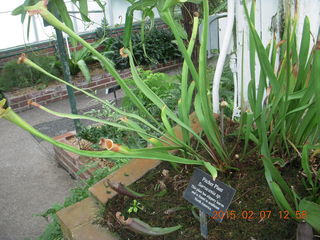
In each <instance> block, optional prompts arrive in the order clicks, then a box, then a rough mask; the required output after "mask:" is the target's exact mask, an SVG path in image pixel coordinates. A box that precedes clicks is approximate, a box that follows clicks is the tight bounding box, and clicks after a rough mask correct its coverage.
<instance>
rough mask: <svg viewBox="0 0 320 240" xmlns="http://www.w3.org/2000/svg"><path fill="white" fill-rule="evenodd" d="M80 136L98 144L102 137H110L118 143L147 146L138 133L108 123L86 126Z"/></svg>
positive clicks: (136, 146)
mask: <svg viewBox="0 0 320 240" xmlns="http://www.w3.org/2000/svg"><path fill="white" fill-rule="evenodd" d="M78 137H80V138H82V139H85V140H88V141H90V142H92V143H94V144H98V143H99V141H100V139H101V138H108V139H112V141H114V142H116V143H118V144H124V145H128V146H133V147H134V148H139V147H140V148H141V147H145V146H146V142H145V141H144V140H142V139H141V138H139V135H138V134H137V133H134V132H132V131H125V130H121V129H118V128H115V127H112V126H108V125H102V126H89V127H84V128H83V129H82V130H81V131H80V132H79V133H78Z"/></svg>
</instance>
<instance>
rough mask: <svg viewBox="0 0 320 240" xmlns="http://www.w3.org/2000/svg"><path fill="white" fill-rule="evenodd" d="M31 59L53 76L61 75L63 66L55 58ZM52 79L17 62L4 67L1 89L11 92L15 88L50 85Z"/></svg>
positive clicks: (0, 82)
mask: <svg viewBox="0 0 320 240" xmlns="http://www.w3.org/2000/svg"><path fill="white" fill-rule="evenodd" d="M29 58H30V59H31V60H32V61H33V62H35V63H36V64H38V65H39V66H41V67H42V68H44V69H45V70H46V71H48V72H50V73H51V74H53V75H56V76H59V75H61V66H60V63H59V62H58V61H57V58H56V57H55V56H36V55H31V56H29ZM50 81H52V79H51V78H50V77H48V76H46V75H44V74H42V73H40V72H39V71H37V70H35V69H32V68H31V67H29V66H27V65H25V64H17V62H16V60H12V61H9V62H7V63H6V64H5V65H4V68H3V70H2V74H1V77H0V89H2V90H3V91H9V90H12V89H14V88H24V87H31V86H35V85H37V84H39V83H40V84H44V85H48V83H49V82H50Z"/></svg>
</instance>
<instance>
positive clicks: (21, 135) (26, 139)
mask: <svg viewBox="0 0 320 240" xmlns="http://www.w3.org/2000/svg"><path fill="white" fill-rule="evenodd" d="M98 95H100V96H101V97H103V98H109V99H112V98H113V94H112V95H108V96H107V95H105V93H104V91H103V90H102V91H100V92H98ZM118 95H119V96H121V93H120V92H119V94H118ZM77 103H78V108H79V109H84V110H88V108H90V106H96V105H97V102H95V101H91V100H90V99H89V98H88V97H86V96H83V95H82V96H77ZM46 107H48V108H50V109H53V110H55V111H59V112H70V108H69V103H68V100H63V101H60V102H58V103H52V104H48V105H47V106H46ZM20 116H22V117H23V118H24V119H25V120H26V121H27V122H28V123H30V124H31V125H35V126H38V127H39V129H40V130H41V131H43V132H45V133H47V134H48V135H50V136H56V135H59V134H61V133H65V132H67V131H69V130H73V129H70V128H73V126H72V121H70V120H67V119H58V118H57V117H54V116H51V115H49V114H47V113H45V112H43V111H41V110H39V109H36V108H34V109H32V110H29V111H26V112H23V113H20ZM40 127H42V128H40ZM0 142H1V145H2V146H1V147H0V176H1V180H0V239H1V240H22V239H26V238H32V239H36V238H37V237H38V236H39V235H40V234H41V233H42V232H43V230H44V228H45V227H46V225H47V222H46V221H45V219H44V218H42V217H36V216H33V215H34V214H37V213H41V212H44V211H45V210H47V209H48V208H49V207H51V206H52V205H53V204H55V203H62V202H63V200H64V198H65V197H67V196H68V195H69V190H70V189H71V188H72V187H74V186H75V184H76V182H75V181H74V180H73V179H72V178H71V177H70V176H69V174H68V173H67V172H66V171H65V170H64V169H62V168H60V167H59V166H57V164H56V161H55V159H54V155H53V150H52V146H51V145H50V144H48V143H46V142H41V143H39V142H38V141H37V140H36V139H35V138H34V137H33V136H32V135H30V134H29V133H27V132H25V131H24V130H22V129H20V128H18V127H16V126H15V125H13V124H11V123H9V122H7V121H5V120H2V119H0Z"/></svg>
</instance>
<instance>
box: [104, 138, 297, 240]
mask: <svg viewBox="0 0 320 240" xmlns="http://www.w3.org/2000/svg"><path fill="white" fill-rule="evenodd" d="M239 146H241V142H240V144H239ZM252 148H253V146H252ZM231 164H232V166H233V167H235V168H238V169H239V170H228V171H225V172H219V175H218V179H219V180H220V181H222V182H224V183H226V184H228V185H230V186H232V187H233V188H235V189H236V190H237V192H236V194H235V196H234V199H233V201H232V203H231V205H230V208H229V209H228V211H235V213H236V215H237V219H230V218H229V219H228V218H227V219H224V220H223V222H222V223H217V222H215V221H214V220H213V219H210V218H208V230H209V238H208V239H209V240H230V239H232V240H244V239H249V240H270V239H273V240H291V239H295V235H296V228H297V223H296V221H295V220H293V219H288V220H286V219H283V217H282V218H281V217H280V216H283V213H282V214H280V213H279V208H278V206H277V204H276V202H275V201H274V199H273V197H272V194H271V191H270V189H269V187H268V185H267V182H266V180H265V177H264V169H263V165H262V161H261V160H260V159H258V154H256V153H251V154H250V155H249V156H247V157H245V158H244V159H243V160H241V156H240V158H239V157H238V158H234V159H232V163H231ZM286 167H289V169H291V170H290V171H284V172H282V174H283V175H284V178H285V179H286V180H287V181H288V182H290V183H297V182H298V178H297V175H298V174H299V161H298V159H293V160H291V162H289V163H288V164H287V166H286ZM193 171H194V167H193V166H182V167H180V169H179V170H178V171H176V170H174V168H172V166H171V165H170V164H169V163H162V164H161V165H160V166H159V167H158V168H156V169H154V170H152V171H150V172H149V173H148V174H147V175H146V176H145V177H143V178H142V179H140V180H138V181H137V182H135V183H134V184H132V185H131V186H129V187H130V189H132V190H133V191H135V192H138V193H143V194H146V195H147V196H146V197H144V198H143V199H136V200H137V202H138V203H139V206H140V207H141V208H142V209H139V210H138V212H137V213H130V214H129V213H128V209H129V208H130V207H131V206H132V205H133V200H134V199H133V198H130V197H127V196H123V195H119V194H118V195H117V196H115V197H114V198H112V199H111V200H110V201H108V203H107V204H106V208H105V212H104V214H103V216H102V219H100V220H99V221H100V224H102V225H104V226H106V227H107V228H108V229H109V230H110V231H111V232H116V233H117V234H118V235H119V236H120V239H122V240H124V239H125V240H128V239H130V240H138V239H139V240H140V239H141V240H142V239H143V240H147V239H159V240H160V239H165V240H189V239H203V238H202V237H201V235H200V223H199V221H198V220H197V219H196V217H194V215H193V213H192V211H191V210H192V205H191V204H190V203H188V202H187V201H186V200H185V199H184V198H183V197H182V196H183V191H184V190H185V189H186V187H187V185H188V182H189V180H190V178H191V175H192V173H193ZM298 190H299V189H297V191H298ZM267 211H269V212H270V216H269V217H266V218H262V217H260V216H263V214H264V213H268V212H267ZM116 212H121V213H122V215H123V216H125V217H126V219H127V218H128V217H130V218H138V219H140V220H142V221H144V222H146V223H148V224H149V225H151V226H152V227H173V226H176V225H178V224H180V225H182V228H181V229H179V230H178V231H176V232H173V233H170V234H167V235H164V236H161V237H149V236H145V235H139V234H136V233H134V232H132V231H130V230H128V229H126V228H124V227H123V226H122V225H121V224H120V223H119V222H118V221H117V219H116V217H115V214H116ZM197 212H198V211H197Z"/></svg>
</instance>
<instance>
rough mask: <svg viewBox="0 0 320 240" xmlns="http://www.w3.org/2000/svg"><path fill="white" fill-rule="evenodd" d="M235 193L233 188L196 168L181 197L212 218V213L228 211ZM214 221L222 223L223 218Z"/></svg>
mask: <svg viewBox="0 0 320 240" xmlns="http://www.w3.org/2000/svg"><path fill="white" fill-rule="evenodd" d="M235 193H236V190H235V189H234V188H232V187H230V186H228V185H226V184H225V183H223V182H221V181H219V180H217V179H216V180H213V179H212V176H211V175H209V174H207V173H205V172H204V171H202V170H201V169H199V168H196V169H195V171H194V173H193V175H192V177H191V180H190V182H189V185H188V187H187V189H186V190H185V191H184V193H183V197H184V199H186V200H187V201H188V202H190V203H192V204H193V205H194V206H196V207H197V208H198V209H200V210H201V211H203V212H204V213H205V214H207V215H209V216H211V217H213V216H214V213H217V212H220V211H223V212H226V211H227V210H228V208H229V206H230V203H231V201H232V199H233V197H234V194H235ZM215 220H216V221H217V222H222V220H223V218H217V219H215Z"/></svg>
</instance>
